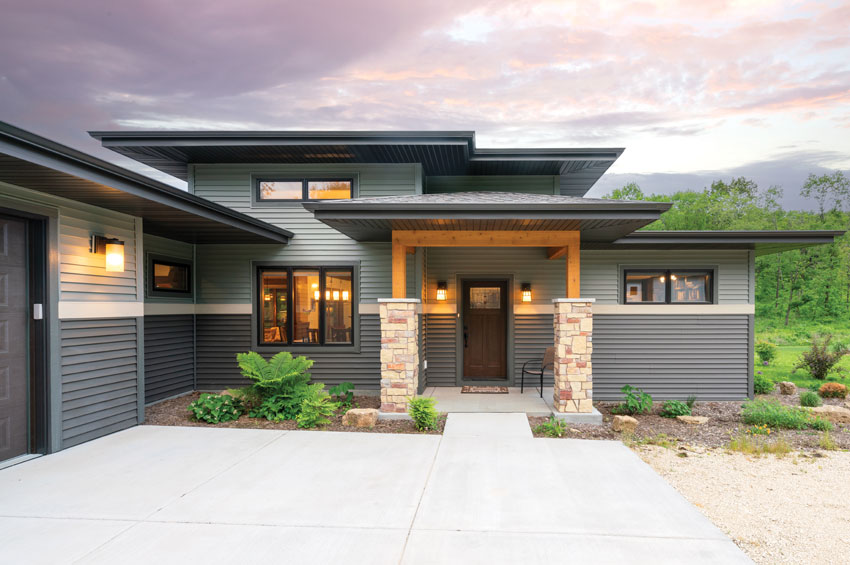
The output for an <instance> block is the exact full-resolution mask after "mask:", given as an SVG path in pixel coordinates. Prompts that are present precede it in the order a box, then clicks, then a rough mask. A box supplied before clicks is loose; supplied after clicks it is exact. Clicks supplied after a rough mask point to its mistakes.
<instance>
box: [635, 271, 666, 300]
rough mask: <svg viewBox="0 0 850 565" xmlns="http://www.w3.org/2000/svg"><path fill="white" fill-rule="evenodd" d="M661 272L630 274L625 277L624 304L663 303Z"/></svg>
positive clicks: (662, 276)
mask: <svg viewBox="0 0 850 565" xmlns="http://www.w3.org/2000/svg"><path fill="white" fill-rule="evenodd" d="M666 278H667V277H666V276H665V274H664V273H663V272H661V273H658V272H655V273H650V272H644V273H640V272H630V273H628V274H627V275H626V302H664V301H665V297H664V289H665V286H664V285H665V283H666Z"/></svg>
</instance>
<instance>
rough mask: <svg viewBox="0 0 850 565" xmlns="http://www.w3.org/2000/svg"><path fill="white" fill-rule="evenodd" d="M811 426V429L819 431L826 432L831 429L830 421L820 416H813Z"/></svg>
mask: <svg viewBox="0 0 850 565" xmlns="http://www.w3.org/2000/svg"><path fill="white" fill-rule="evenodd" d="M811 426H812V429H814V430H817V431H819V432H828V431H830V430H832V422H830V421H829V420H824V419H823V418H820V417H817V418H813V419H812V423H811Z"/></svg>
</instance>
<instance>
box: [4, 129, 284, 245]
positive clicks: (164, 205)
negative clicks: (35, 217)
mask: <svg viewBox="0 0 850 565" xmlns="http://www.w3.org/2000/svg"><path fill="white" fill-rule="evenodd" d="M0 181H3V182H7V183H10V184H14V185H18V186H21V187H24V188H27V189H30V190H35V191H38V192H43V193H46V194H51V195H53V196H60V197H63V198H68V199H70V200H74V201H77V202H83V203H86V204H91V205H93V206H98V207H101V208H106V209H108V210H113V211H116V212H121V213H124V214H129V215H131V216H136V217H140V218H142V219H143V220H144V224H143V225H144V232H145V233H149V234H153V235H159V236H162V237H167V238H170V239H176V240H179V241H185V242H189V243H288V242H289V239H290V238H291V237H292V233H291V232H289V231H287V230H284V229H281V228H278V227H276V226H272V225H270V224H267V223H266V222H263V221H261V220H257V219H255V218H252V217H250V216H247V215H245V214H241V213H239V212H236V211H235V210H231V209H229V208H226V207H224V206H221V205H219V204H216V203H214V202H210V201H209V200H205V199H203V198H200V197H198V196H195V195H193V194H189V193H188V192H185V191H183V190H180V189H177V188H174V187H172V186H169V185H167V184H164V183H159V182H157V181H154V180H152V179H149V178H148V177H145V176H144V175H140V174H137V173H134V172H132V171H128V170H126V169H123V168H121V167H117V166H115V165H113V164H111V163H107V162H106V161H103V160H101V159H97V158H96V157H92V156H91V155H87V154H85V153H82V152H79V151H76V150H74V149H71V148H70V147H66V146H64V145H61V144H58V143H55V142H53V141H50V140H48V139H45V138H43V137H40V136H37V135H35V134H32V133H30V132H27V131H25V130H22V129H19V128H16V127H14V126H12V125H10V124H6V123H4V122H0Z"/></svg>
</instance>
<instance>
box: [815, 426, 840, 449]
mask: <svg viewBox="0 0 850 565" xmlns="http://www.w3.org/2000/svg"><path fill="white" fill-rule="evenodd" d="M818 445H819V446H820V448H821V449H825V450H827V451H835V450H837V449H838V444H836V443H835V442H834V441H833V439H832V437H830V435H829V431H825V432H823V435H822V436H820V439H819V440H818Z"/></svg>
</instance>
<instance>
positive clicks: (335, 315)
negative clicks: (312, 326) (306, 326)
mask: <svg viewBox="0 0 850 565" xmlns="http://www.w3.org/2000/svg"><path fill="white" fill-rule="evenodd" d="M351 319H352V318H351V271H349V270H344V271H325V343H351Z"/></svg>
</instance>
